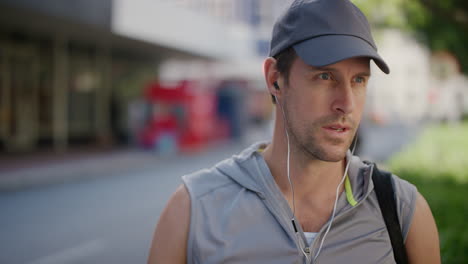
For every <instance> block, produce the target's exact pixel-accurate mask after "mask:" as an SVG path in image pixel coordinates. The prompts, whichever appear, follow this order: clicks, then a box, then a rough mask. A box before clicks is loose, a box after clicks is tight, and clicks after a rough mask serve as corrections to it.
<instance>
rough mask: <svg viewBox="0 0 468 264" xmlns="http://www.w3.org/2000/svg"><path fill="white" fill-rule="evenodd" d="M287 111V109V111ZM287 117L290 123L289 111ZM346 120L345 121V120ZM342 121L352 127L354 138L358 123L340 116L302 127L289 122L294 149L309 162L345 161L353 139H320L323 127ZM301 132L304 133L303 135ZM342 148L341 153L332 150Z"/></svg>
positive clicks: (324, 118)
mask: <svg viewBox="0 0 468 264" xmlns="http://www.w3.org/2000/svg"><path fill="white" fill-rule="evenodd" d="M285 110H286V109H285ZM286 116H287V118H288V121H290V120H291V115H289V113H288V111H287V110H286ZM343 119H345V120H343ZM340 121H346V123H347V124H349V125H350V129H351V130H352V133H351V134H352V135H353V136H354V135H355V133H356V127H357V126H356V122H355V121H353V120H351V119H350V118H346V117H344V116H342V115H341V116H340V115H332V116H326V117H322V118H320V119H318V120H316V121H314V122H313V123H308V124H304V125H302V127H298V126H300V124H297V123H296V124H297V125H296V127H292V125H293V124H292V123H290V122H288V123H289V124H288V126H287V129H288V133H289V135H290V140H291V145H292V146H293V149H295V150H296V151H298V152H299V153H301V154H302V155H303V156H304V157H305V158H306V159H309V160H321V161H327V162H338V161H341V160H343V159H344V158H345V157H346V152H347V150H348V149H349V147H350V146H351V143H352V140H353V137H350V138H349V139H347V140H345V139H332V138H324V139H320V138H318V135H319V134H320V132H321V130H322V127H323V126H325V125H327V124H331V123H336V122H340ZM301 131H304V132H302V133H301ZM340 145H341V146H342V147H341V148H342V150H340V151H333V150H332V149H331V148H335V147H336V146H340Z"/></svg>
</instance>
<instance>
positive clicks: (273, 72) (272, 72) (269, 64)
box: [263, 57, 281, 96]
mask: <svg viewBox="0 0 468 264" xmlns="http://www.w3.org/2000/svg"><path fill="white" fill-rule="evenodd" d="M263 74H264V75H265V82H266V85H267V88H268V92H269V93H270V94H272V95H274V96H279V95H280V94H281V92H280V89H277V88H276V86H278V87H279V85H278V79H279V76H280V74H279V72H278V70H277V68H276V59H275V58H272V57H268V58H267V59H266V60H265V62H264V63H263ZM275 83H276V85H275Z"/></svg>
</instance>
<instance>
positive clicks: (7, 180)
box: [0, 142, 240, 192]
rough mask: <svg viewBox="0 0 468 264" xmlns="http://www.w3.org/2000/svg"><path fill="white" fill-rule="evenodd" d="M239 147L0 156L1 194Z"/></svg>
mask: <svg viewBox="0 0 468 264" xmlns="http://www.w3.org/2000/svg"><path fill="white" fill-rule="evenodd" d="M239 150H240V148H239V147H238V146H236V145H235V144H233V143H230V142H223V143H218V144H214V145H211V146H207V147H205V148H203V149H201V150H200V151H197V152H195V153H189V154H179V155H174V156H159V155H157V154H155V153H154V152H151V151H145V150H141V149H131V148H128V149H112V150H100V151H99V150H98V151H96V150H94V151H93V150H89V151H80V152H78V153H73V152H71V153H65V154H62V155H60V154H54V153H45V154H41V153H38V154H34V155H29V156H28V157H0V192H2V191H19V190H24V189H29V188H34V187H39V186H45V185H51V184H60V183H67V182H74V181H80V180H87V179H94V178H101V177H108V176H118V175H125V174H127V175H128V174H131V173H132V172H134V173H135V172H141V171H147V170H151V169H156V168H157V167H158V166H165V165H166V164H167V163H174V162H179V160H181V159H186V158H191V157H195V156H200V155H219V156H220V158H221V157H222V156H223V155H224V156H226V155H232V154H235V152H237V151H239Z"/></svg>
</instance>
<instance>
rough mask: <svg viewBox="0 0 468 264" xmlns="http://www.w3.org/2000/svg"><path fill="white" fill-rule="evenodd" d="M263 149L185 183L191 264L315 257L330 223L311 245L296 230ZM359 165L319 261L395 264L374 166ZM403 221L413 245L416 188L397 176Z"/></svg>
mask: <svg viewBox="0 0 468 264" xmlns="http://www.w3.org/2000/svg"><path fill="white" fill-rule="evenodd" d="M263 147H264V146H262V144H261V143H257V144H255V145H253V146H251V147H249V148H248V149H246V150H244V151H243V152H242V153H240V154H239V155H236V156H233V157H232V158H230V159H227V160H224V161H222V162H220V163H218V164H217V165H215V166H214V167H212V168H210V169H205V170H201V171H198V172H196V173H193V174H190V175H185V176H183V177H182V179H183V182H184V184H185V186H186V187H187V190H188V192H189V195H190V199H191V211H190V214H191V216H190V231H189V236H188V241H187V263H200V264H201V263H203V264H214V263H252V264H254V263H255V264H262V263H265V264H266V263H268V264H275V263H278V264H285V263H307V259H306V257H305V255H304V254H303V252H302V251H304V252H306V254H308V255H309V256H310V258H311V259H313V256H315V254H316V251H317V250H318V248H319V244H320V241H321V240H322V237H323V235H324V233H325V229H326V227H327V224H325V225H324V227H322V229H321V230H320V231H319V233H318V234H317V237H316V238H315V240H314V242H313V243H312V245H310V246H309V245H307V242H306V238H305V236H304V234H303V231H302V229H301V227H300V225H298V229H299V230H298V231H299V232H298V235H296V233H295V231H294V230H293V226H292V224H291V218H292V212H291V209H290V207H289V205H288V203H287V201H286V199H285V198H284V196H283V195H282V193H281V192H280V190H279V189H278V187H277V185H276V183H275V181H274V179H273V177H272V175H271V173H270V170H269V168H268V166H267V164H266V162H265V160H264V159H263V157H262V156H261V155H260V154H259V153H258V149H259V148H263ZM347 159H351V163H350V168H349V172H348V175H349V180H350V185H351V187H352V190H351V192H352V196H353V197H354V199H355V201H356V202H357V203H356V204H354V205H351V204H350V203H349V202H348V200H347V199H346V194H345V192H343V193H342V194H341V196H340V197H339V200H338V205H337V213H336V216H335V220H334V222H333V224H332V227H331V229H330V231H329V233H328V235H327V237H326V239H325V242H324V244H323V247H322V250H321V253H320V255H319V257H318V258H317V260H316V261H315V262H313V261H311V262H309V263H324V264H325V263H333V264H336V263H360V264H365V263H395V262H394V258H393V252H392V247H391V243H390V240H389V236H388V233H387V229H386V226H385V223H384V221H383V218H382V214H381V211H380V208H379V204H378V202H377V198H376V196H375V193H374V191H373V183H372V180H371V172H372V167H371V166H368V165H366V164H364V163H363V162H361V161H360V159H359V158H358V157H356V156H351V155H350V154H349V153H348V157H347ZM393 178H394V187H395V193H396V201H397V210H398V214H399V220H400V223H401V228H402V232H403V237H404V239H406V236H407V233H408V229H409V226H410V224H411V219H412V217H413V212H414V206H415V199H416V193H417V190H416V188H415V187H414V186H413V185H411V184H410V183H408V182H407V181H405V180H402V179H400V178H398V177H397V176H393Z"/></svg>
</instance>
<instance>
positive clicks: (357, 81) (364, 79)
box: [354, 77, 366, 83]
mask: <svg viewBox="0 0 468 264" xmlns="http://www.w3.org/2000/svg"><path fill="white" fill-rule="evenodd" d="M354 81H355V82H356V83H365V82H366V78H364V77H356V78H355V79H354Z"/></svg>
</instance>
